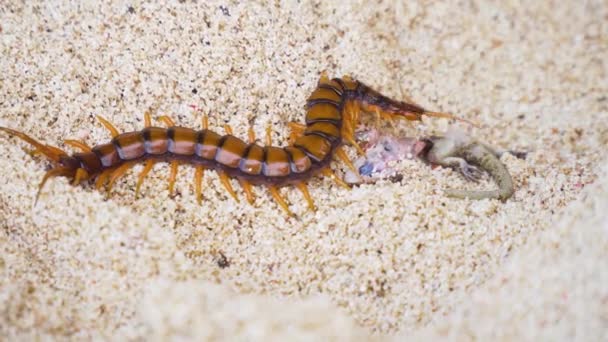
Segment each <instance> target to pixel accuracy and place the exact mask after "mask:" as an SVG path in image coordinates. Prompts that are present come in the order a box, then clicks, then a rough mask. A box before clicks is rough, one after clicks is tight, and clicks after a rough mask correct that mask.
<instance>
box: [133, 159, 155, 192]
mask: <svg viewBox="0 0 608 342" xmlns="http://www.w3.org/2000/svg"><path fill="white" fill-rule="evenodd" d="M154 164H156V160H154V159H148V160H147V161H146V164H145V165H144V169H143V170H141V172H140V173H139V176H137V185H135V198H137V197H139V189H140V188H141V185H142V184H143V182H144V179H145V178H146V176H147V175H148V173H150V170H152V168H153V167H154Z"/></svg>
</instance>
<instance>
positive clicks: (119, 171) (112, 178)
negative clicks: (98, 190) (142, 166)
mask: <svg viewBox="0 0 608 342" xmlns="http://www.w3.org/2000/svg"><path fill="white" fill-rule="evenodd" d="M133 165H135V163H133V162H129V163H124V164H122V165H120V166H119V167H117V168H116V169H115V170H114V172H112V174H111V175H110V180H109V181H108V188H107V194H108V196H109V195H110V191H112V186H113V185H114V182H116V180H117V179H118V178H120V177H121V176H122V175H124V174H125V173H127V171H129V169H130V168H131V167H133Z"/></svg>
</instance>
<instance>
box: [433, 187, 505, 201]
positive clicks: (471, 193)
mask: <svg viewBox="0 0 608 342" xmlns="http://www.w3.org/2000/svg"><path fill="white" fill-rule="evenodd" d="M444 192H445V194H446V195H447V196H448V197H455V198H460V199H465V198H468V199H472V200H482V199H486V198H488V199H499V200H501V201H503V202H504V201H506V200H507V199H508V198H509V197H511V195H512V194H513V192H512V191H501V190H459V189H445V190H444Z"/></svg>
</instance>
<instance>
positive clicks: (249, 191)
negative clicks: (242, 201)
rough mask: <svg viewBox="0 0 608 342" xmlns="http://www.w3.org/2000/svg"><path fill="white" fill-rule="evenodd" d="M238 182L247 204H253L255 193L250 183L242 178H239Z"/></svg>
mask: <svg viewBox="0 0 608 342" xmlns="http://www.w3.org/2000/svg"><path fill="white" fill-rule="evenodd" d="M239 183H240V184H241V186H242V187H243V191H245V197H246V198H247V202H249V204H253V202H255V195H254V194H253V189H252V188H251V183H249V182H248V181H246V180H244V179H240V178H239Z"/></svg>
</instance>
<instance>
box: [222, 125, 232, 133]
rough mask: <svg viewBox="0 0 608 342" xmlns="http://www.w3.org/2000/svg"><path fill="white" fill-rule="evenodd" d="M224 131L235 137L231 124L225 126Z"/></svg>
mask: <svg viewBox="0 0 608 342" xmlns="http://www.w3.org/2000/svg"><path fill="white" fill-rule="evenodd" d="M224 131H225V132H226V134H230V135H234V133H233V131H232V127H231V126H230V125H229V124H225V125H224Z"/></svg>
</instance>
